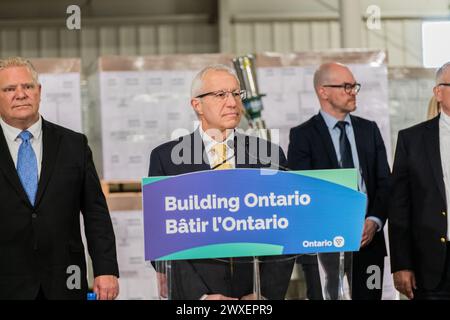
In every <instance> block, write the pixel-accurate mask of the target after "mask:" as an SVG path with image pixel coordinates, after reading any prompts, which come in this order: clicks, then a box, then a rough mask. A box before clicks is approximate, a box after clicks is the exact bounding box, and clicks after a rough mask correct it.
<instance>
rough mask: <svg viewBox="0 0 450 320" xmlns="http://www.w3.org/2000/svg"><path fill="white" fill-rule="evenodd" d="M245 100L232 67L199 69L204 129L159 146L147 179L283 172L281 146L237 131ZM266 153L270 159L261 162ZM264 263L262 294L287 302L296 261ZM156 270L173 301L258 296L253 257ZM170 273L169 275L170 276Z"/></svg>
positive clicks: (195, 87) (194, 90)
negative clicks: (227, 172) (267, 170)
mask: <svg viewBox="0 0 450 320" xmlns="http://www.w3.org/2000/svg"><path fill="white" fill-rule="evenodd" d="M243 98H245V91H242V90H241V89H240V84H239V80H238V78H237V77H236V75H235V73H234V71H233V70H232V69H230V68H228V67H227V66H224V65H213V66H208V67H206V68H204V69H203V70H201V71H200V72H199V73H198V74H197V75H196V76H195V78H194V80H193V82H192V87H191V105H192V108H193V109H194V111H195V113H196V114H197V116H198V118H199V120H200V125H199V127H198V129H197V130H195V131H194V132H193V133H192V134H190V135H187V136H184V137H181V138H180V139H178V140H174V141H170V142H167V143H164V144H162V145H160V146H158V147H157V148H155V149H154V150H153V151H152V153H151V155H150V170H149V175H150V176H169V175H178V174H183V173H189V172H194V171H201V170H220V169H233V168H262V167H267V168H274V169H278V167H280V168H284V167H285V165H286V158H285V156H284V153H283V151H282V150H281V148H280V147H279V146H277V145H274V144H271V143H269V142H267V141H262V140H261V139H259V138H256V137H250V136H247V135H244V134H240V133H239V132H237V131H235V128H236V127H237V126H238V125H239V122H240V120H241V115H242V112H243V106H242V99H243ZM262 148H265V149H266V150H263V149H262ZM266 151H267V152H266ZM269 151H270V152H269ZM264 154H265V155H267V158H266V157H265V156H264V159H262V158H261V156H262V155H264ZM263 160H264V161H263ZM267 160H268V161H267ZM218 183H220V181H219V182H218ZM236 183H237V184H238V183H243V181H236ZM260 260H261V264H260V281H261V294H262V296H263V297H264V298H267V299H284V297H285V294H286V291H287V287H288V285H289V281H290V278H291V273H292V268H293V263H294V260H293V259H292V258H289V257H283V259H281V261H280V256H273V257H260ZM156 269H157V276H158V278H159V283H160V293H164V294H167V293H168V292H169V299H188V300H196V299H201V300H236V299H253V298H255V295H253V264H252V258H232V259H229V258H223V259H198V260H177V261H171V262H170V269H169V268H168V267H167V268H166V270H164V266H161V268H160V267H158V266H156ZM169 273H170V277H168V278H166V274H167V275H168V274H169ZM167 279H169V280H170V285H169V286H168V284H167ZM161 289H163V290H161ZM164 289H166V290H164ZM164 291H166V292H164Z"/></svg>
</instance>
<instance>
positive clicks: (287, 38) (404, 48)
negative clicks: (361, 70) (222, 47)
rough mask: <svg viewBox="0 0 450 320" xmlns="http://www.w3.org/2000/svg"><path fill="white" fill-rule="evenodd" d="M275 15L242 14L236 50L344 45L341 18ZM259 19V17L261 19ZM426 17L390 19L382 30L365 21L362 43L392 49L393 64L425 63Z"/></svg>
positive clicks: (235, 25)
mask: <svg viewBox="0 0 450 320" xmlns="http://www.w3.org/2000/svg"><path fill="white" fill-rule="evenodd" d="M276 19H277V18H276V17H273V19H272V21H266V20H270V19H268V18H265V19H255V18H250V17H249V18H247V19H246V18H245V17H240V18H239V19H236V21H235V22H234V23H233V26H232V50H233V51H234V52H236V53H237V54H244V53H248V52H261V51H275V52H292V51H311V50H324V49H336V48H340V28H339V22H338V21H337V19H333V18H329V19H325V20H324V19H318V20H315V19H314V18H311V20H309V21H308V19H307V18H304V19H298V21H295V20H294V19H291V20H290V21H277V20H276ZM258 20H259V21H258ZM421 25H422V21H421V20H419V19H409V18H408V19H402V18H397V19H386V20H384V21H382V22H381V28H380V29H379V30H369V29H368V28H367V27H366V24H365V22H361V28H362V30H363V31H362V46H363V47H365V48H370V49H385V50H387V51H388V59H389V64H390V65H391V66H421V65H422V31H421V30H422V29H421Z"/></svg>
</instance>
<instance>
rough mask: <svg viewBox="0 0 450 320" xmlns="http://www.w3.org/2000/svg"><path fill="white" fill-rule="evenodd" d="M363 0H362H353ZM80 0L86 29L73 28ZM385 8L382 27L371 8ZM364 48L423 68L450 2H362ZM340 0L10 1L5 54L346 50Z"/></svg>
mask: <svg viewBox="0 0 450 320" xmlns="http://www.w3.org/2000/svg"><path fill="white" fill-rule="evenodd" d="M349 1H356V0H349ZM70 4H78V5H79V6H80V7H81V13H82V28H81V30H76V31H71V30H68V29H67V28H66V26H65V22H66V21H65V20H66V18H67V17H68V14H66V8H67V6H68V5H70ZM369 5H377V6H379V8H380V10H381V18H382V20H381V28H380V29H375V30H370V29H368V28H367V26H366V20H365V17H366V9H367V7H368V6H369ZM360 7H361V28H362V29H361V30H362V46H363V47H367V48H373V49H386V50H387V51H388V54H389V64H390V65H391V66H421V65H422V48H421V23H422V21H423V20H429V19H436V18H439V17H441V18H442V17H448V15H449V1H448V0H428V1H426V0H413V1H399V0H397V1H387V0H371V1H369V0H360ZM338 8H339V2H338V0H303V1H301V0H264V1H260V0H246V1H240V0H127V1H121V0H85V1H74V0H40V1H35V0H21V1H16V0H2V1H1V2H0V55H1V56H10V55H23V56H27V57H81V58H82V61H83V63H84V65H85V67H86V65H89V64H91V63H92V62H93V61H95V60H96V58H97V57H98V56H99V55H107V54H120V55H148V54H167V53H210V52H219V51H222V52H231V53H236V54H243V53H249V52H261V51H278V52H290V51H309V50H323V49H333V48H339V46H340V28H339V21H338V11H339V10H338Z"/></svg>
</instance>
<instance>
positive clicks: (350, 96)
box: [288, 62, 390, 300]
mask: <svg viewBox="0 0 450 320" xmlns="http://www.w3.org/2000/svg"><path fill="white" fill-rule="evenodd" d="M360 88H361V85H360V84H359V83H357V82H356V80H355V77H354V76H353V74H352V72H351V71H350V70H349V68H348V67H346V66H345V65H342V64H340V63H336V62H331V63H325V64H322V65H321V66H320V67H319V68H318V69H317V71H316V72H315V74H314V89H315V91H316V94H317V98H318V99H319V103H320V111H319V113H318V114H317V115H315V116H313V117H312V118H311V119H309V120H308V121H306V122H305V123H302V124H301V125H299V126H297V127H295V128H292V129H291V131H290V140H289V149H288V165H289V168H290V169H292V170H312V169H338V168H356V169H357V172H358V188H359V190H360V191H361V192H365V193H366V194H367V196H368V206H367V210H366V219H365V223H364V229H363V233H362V235H361V247H360V250H359V251H358V252H354V253H353V262H352V264H349V263H347V266H346V271H348V270H350V269H352V290H351V294H352V298H353V299H364V300H369V299H370V300H372V299H373V300H377V299H381V294H382V290H381V289H382V276H383V269H384V268H383V267H384V257H385V256H386V245H385V241H384V236H383V226H384V224H385V222H386V217H387V213H386V201H385V199H386V196H387V188H388V178H389V173H390V171H389V164H388V162H387V156H386V148H385V146H384V142H383V139H382V137H381V134H380V130H379V129H378V126H377V124H376V123H375V122H373V121H369V120H366V119H363V118H360V117H356V116H352V115H350V113H351V112H353V111H355V110H356V96H357V94H358V92H359V90H360ZM320 260H321V262H323V263H322V265H324V267H327V266H328V268H329V269H330V268H331V269H333V267H334V269H335V270H336V269H337V268H338V256H336V254H324V255H320ZM347 262H351V260H350V259H347ZM350 266H352V268H350ZM329 271H330V270H329ZM330 272H331V271H330ZM374 272H375V273H377V274H378V278H379V280H380V281H374V280H373V279H374V278H373V275H374ZM371 276H372V277H371ZM375 280H377V279H375ZM307 281H308V279H307ZM337 281H338V278H337V275H333V274H331V273H330V274H329V276H328V277H327V282H326V283H325V284H324V286H325V288H326V290H324V291H325V298H326V299H337V298H338V290H337V285H338V282H337Z"/></svg>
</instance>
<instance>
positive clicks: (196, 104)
mask: <svg viewBox="0 0 450 320" xmlns="http://www.w3.org/2000/svg"><path fill="white" fill-rule="evenodd" d="M191 106H192V108H193V109H194V111H195V113H196V114H197V115H202V114H203V110H202V102H201V101H200V99H199V98H192V99H191Z"/></svg>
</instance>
